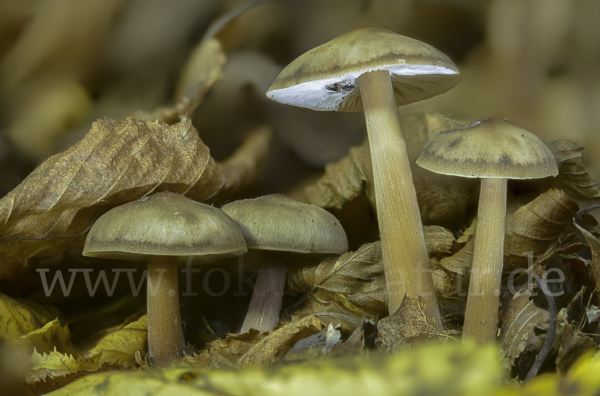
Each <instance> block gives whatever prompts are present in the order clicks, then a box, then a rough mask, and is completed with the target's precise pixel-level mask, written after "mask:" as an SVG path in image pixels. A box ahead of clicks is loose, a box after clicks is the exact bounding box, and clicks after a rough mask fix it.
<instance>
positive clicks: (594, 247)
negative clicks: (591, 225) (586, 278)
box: [574, 221, 600, 292]
mask: <svg viewBox="0 0 600 396" xmlns="http://www.w3.org/2000/svg"><path fill="white" fill-rule="evenodd" d="M574 223H575V227H577V229H578V230H579V232H581V234H582V235H583V237H584V238H585V240H586V242H587V243H588V244H589V245H590V249H591V251H592V262H591V263H590V264H589V265H586V269H587V270H588V271H589V273H590V274H591V275H592V279H593V280H594V283H595V284H596V292H598V291H600V241H599V240H598V238H596V237H595V236H594V235H592V233H591V232H589V231H588V230H586V229H585V228H583V227H581V226H580V225H579V224H577V222H576V221H574Z"/></svg>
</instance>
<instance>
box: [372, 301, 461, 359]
mask: <svg viewBox="0 0 600 396" xmlns="http://www.w3.org/2000/svg"><path fill="white" fill-rule="evenodd" d="M422 300H423V299H422V298H421V297H417V298H409V297H405V298H404V300H403V301H402V304H400V308H398V310H397V311H396V312H395V313H394V314H393V315H390V316H388V317H387V318H383V319H381V320H380V321H379V323H377V331H378V336H377V339H376V340H375V345H376V346H377V348H378V349H379V350H380V351H382V352H386V353H393V352H401V351H405V350H409V349H410V345H411V343H413V342H414V341H415V340H424V339H428V338H434V339H438V338H439V339H442V340H447V339H450V338H451V335H452V334H456V332H453V331H449V330H446V331H444V330H443V329H440V328H439V326H438V325H437V323H436V322H435V321H434V320H428V319H427V317H426V316H425V313H424V312H423V301H422Z"/></svg>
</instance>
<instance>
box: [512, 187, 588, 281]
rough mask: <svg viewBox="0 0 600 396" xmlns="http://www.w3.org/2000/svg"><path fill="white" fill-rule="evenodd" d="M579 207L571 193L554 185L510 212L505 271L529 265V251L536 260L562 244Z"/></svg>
mask: <svg viewBox="0 0 600 396" xmlns="http://www.w3.org/2000/svg"><path fill="white" fill-rule="evenodd" d="M578 210H579V207H578V206H577V204H576V203H575V202H574V201H573V200H572V199H571V198H569V196H568V195H567V194H565V193H564V192H562V191H560V190H557V189H550V190H548V191H547V192H546V193H544V194H541V195H540V196H539V197H537V198H536V199H534V200H533V201H531V202H530V203H528V204H527V205H525V206H522V207H520V208H519V209H518V210H517V211H516V212H515V213H513V214H512V215H510V216H508V217H507V219H506V240H505V243H504V256H505V259H504V271H512V270H513V269H515V268H521V267H526V266H527V263H528V257H529V255H531V254H532V255H533V258H534V260H535V259H537V258H539V257H542V256H544V255H545V254H547V253H548V252H549V251H550V250H552V249H554V248H556V247H557V246H559V244H560V240H561V236H563V235H564V233H565V231H567V229H568V228H569V225H570V224H571V219H572V218H573V216H575V214H576V213H577V211H578Z"/></svg>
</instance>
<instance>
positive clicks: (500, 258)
mask: <svg viewBox="0 0 600 396" xmlns="http://www.w3.org/2000/svg"><path fill="white" fill-rule="evenodd" d="M505 223H506V179H482V180H481V192H480V195H479V209H478V212H477V229H476V232H475V247H474V250H473V264H472V265H471V280H470V283H469V295H468V297H467V309H466V312H465V323H464V327H463V339H473V340H475V341H477V342H479V343H485V342H492V341H494V340H495V339H496V333H497V330H498V308H499V305H500V281H501V278H502V265H503V263H504V234H505V230H504V228H505Z"/></svg>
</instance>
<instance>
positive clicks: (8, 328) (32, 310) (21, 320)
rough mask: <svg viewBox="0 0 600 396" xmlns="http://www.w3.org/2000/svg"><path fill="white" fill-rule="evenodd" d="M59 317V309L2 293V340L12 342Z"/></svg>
mask: <svg viewBox="0 0 600 396" xmlns="http://www.w3.org/2000/svg"><path fill="white" fill-rule="evenodd" d="M57 317H58V309H56V308H53V307H49V306H42V305H39V304H36V303H34V302H31V301H26V300H20V299H12V298H10V297H8V296H7V295H6V294H3V293H0V338H4V339H7V340H12V339H15V338H19V337H21V336H23V335H25V334H27V333H30V332H32V331H34V330H37V329H39V328H41V327H43V326H44V325H45V324H46V323H48V322H49V321H51V320H53V319H55V318H57Z"/></svg>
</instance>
